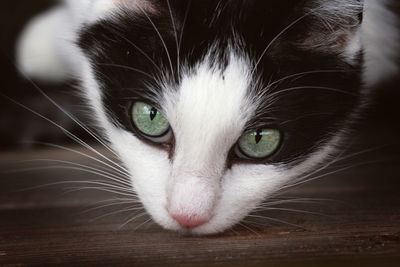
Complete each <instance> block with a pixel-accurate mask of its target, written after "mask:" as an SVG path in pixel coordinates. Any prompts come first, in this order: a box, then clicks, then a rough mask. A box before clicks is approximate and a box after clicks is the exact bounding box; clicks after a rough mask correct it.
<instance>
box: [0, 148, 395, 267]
mask: <svg viewBox="0 0 400 267" xmlns="http://www.w3.org/2000/svg"><path fill="white" fill-rule="evenodd" d="M44 157H46V158H52V159H59V160H65V161H77V160H78V157H77V156H76V155H74V154H71V153H65V152H59V151H58V152H57V151H54V150H44V151H41V152H35V153H33V154H19V153H16V154H15V153H11V154H7V155H3V156H0V159H2V161H1V162H3V167H2V168H1V169H2V170H6V169H7V170H9V169H10V168H15V165H12V164H9V163H7V164H4V160H5V158H7V159H8V161H15V159H21V158H44ZM79 163H81V164H89V163H90V161H87V160H85V161H84V160H82V159H79ZM42 164H43V163H42ZM394 169H395V168H394V167H393V164H392V163H391V162H389V163H384V164H379V168H377V166H376V165H371V166H361V167H358V168H354V169H351V170H349V171H347V172H345V173H341V174H340V175H339V176H338V175H336V176H335V177H334V179H326V180H321V181H316V182H313V183H311V184H308V185H305V186H302V187H300V188H297V189H296V190H294V191H291V192H288V193H287V194H286V196H287V197H289V196H300V197H307V198H328V199H333V201H320V202H318V203H317V204H311V203H299V204H295V205H286V206H284V207H285V208H288V209H299V210H307V211H311V212H316V213H322V214H324V215H314V214H303V213H300V212H299V213H297V212H288V211H276V212H268V213H261V214H258V215H259V216H268V217H273V218H277V219H279V220H282V221H285V222H288V223H290V224H286V223H276V222H273V221H269V220H268V219H265V220H254V219H247V220H249V222H248V223H246V224H245V226H237V227H235V228H234V229H232V230H230V231H227V232H226V233H224V234H221V235H216V236H211V237H187V236H180V235H179V234H176V233H172V232H168V231H165V230H163V229H161V228H160V227H158V226H157V225H155V224H152V223H145V222H146V221H147V220H148V219H149V218H148V217H147V216H144V217H141V218H139V219H137V220H134V221H133V222H131V223H130V224H128V225H126V226H124V227H123V228H121V225H122V224H123V223H124V222H126V221H127V220H128V219H129V218H130V217H132V216H133V214H132V213H129V212H122V213H117V214H113V215H110V216H107V217H104V218H100V219H98V220H93V219H94V218H96V217H99V216H102V215H104V214H106V213H110V212H115V211H116V210H117V208H118V209H123V208H126V207H127V206H126V205H125V206H124V205H121V206H112V207H108V208H104V209H98V210H92V211H89V212H83V211H85V210H87V209H88V208H90V207H93V204H94V203H96V202H98V201H102V200H106V199H110V198H113V197H115V195H113V194H109V193H104V192H97V191H90V190H89V191H85V190H84V191H78V192H74V193H69V194H63V192H64V190H65V189H66V188H68V187H70V185H65V184H57V185H53V186H47V187H43V188H36V189H32V190H26V191H20V190H21V189H24V188H27V187H32V186H35V185H36V186H37V185H41V184H45V183H49V182H56V181H60V180H62V179H66V178H67V179H71V180H76V181H79V180H82V179H83V178H84V179H85V180H89V181H94V180H98V179H99V178H98V177H96V176H93V175H92V176H91V175H88V174H81V173H79V172H69V171H66V170H54V171H49V170H42V171H37V172H28V173H22V174H21V173H16V174H13V173H7V174H3V175H2V176H3V177H2V178H1V181H2V183H1V189H0V195H1V197H0V218H1V219H0V263H1V264H11V265H25V264H66V265H69V264H84V265H86V264H96V265H98V264H104V265H109V264H122V265H123V264H135V265H140V266H142V265H162V264H164V263H168V264H170V265H175V264H180V265H188V266H192V265H197V264H199V265H206V264H207V265H215V266H225V265H230V266H231V265H239V266H240V265H243V264H249V265H254V266H258V265H260V266H261V265H263V264H266V263H270V264H274V265H275V266H290V265H291V264H295V265H296V266H301V265H304V266H308V265H307V264H311V263H313V264H316V263H320V264H324V265H325V266H329V264H342V265H346V264H349V265H350V264H354V263H358V264H359V263H363V264H366V265H368V264H370V266H373V265H374V264H377V263H379V262H385V264H389V265H390V264H392V265H393V266H395V265H396V263H399V262H400V258H399V256H400V195H399V194H398V185H399V181H400V180H399V179H398V172H395V171H394ZM97 205H100V204H97ZM94 206H96V205H94ZM247 220H246V221H247ZM144 223H145V224H144ZM293 224H296V225H299V227H296V226H293ZM249 229H250V230H249ZM366 265H365V266H366Z"/></svg>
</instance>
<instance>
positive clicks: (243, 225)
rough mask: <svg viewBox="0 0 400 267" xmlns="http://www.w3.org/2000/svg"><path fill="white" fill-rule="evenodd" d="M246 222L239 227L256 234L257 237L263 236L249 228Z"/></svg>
mask: <svg viewBox="0 0 400 267" xmlns="http://www.w3.org/2000/svg"><path fill="white" fill-rule="evenodd" d="M244 222H245V221H242V222H241V223H239V225H241V226H242V227H244V228H246V229H247V230H249V231H250V232H252V233H254V234H256V235H258V236H261V235H260V233H258V232H257V231H255V230H253V229H251V228H250V227H248V226H247V225H245V224H244Z"/></svg>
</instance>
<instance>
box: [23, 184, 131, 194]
mask: <svg viewBox="0 0 400 267" xmlns="http://www.w3.org/2000/svg"><path fill="white" fill-rule="evenodd" d="M64 184H89V185H101V186H105V187H104V188H106V189H107V188H111V189H115V190H120V191H122V192H128V193H130V194H129V195H130V196H136V194H135V193H134V192H133V191H132V188H127V187H121V186H119V185H116V184H111V183H105V182H104V181H60V182H54V183H47V184H42V185H38V186H34V187H30V188H25V189H22V190H21V191H22V192H23V191H30V190H36V189H41V188H45V187H50V186H55V185H64Z"/></svg>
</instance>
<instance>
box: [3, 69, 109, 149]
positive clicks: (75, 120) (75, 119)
mask: <svg viewBox="0 0 400 267" xmlns="http://www.w3.org/2000/svg"><path fill="white" fill-rule="evenodd" d="M15 67H16V68H17V69H18V70H19V73H21V74H22V75H23V77H24V78H25V79H26V80H27V81H28V82H29V83H30V84H32V85H33V87H34V88H35V89H36V90H37V91H38V92H39V93H40V94H41V95H42V96H44V97H45V98H46V99H47V100H48V101H49V102H50V103H52V104H53V105H54V106H55V107H56V108H57V109H58V110H60V111H61V112H62V113H64V114H65V115H67V117H68V118H70V119H71V120H72V121H73V122H75V123H76V124H77V125H78V126H79V127H81V128H82V129H83V130H84V131H85V132H87V133H88V134H89V135H90V136H91V137H93V138H94V139H95V140H96V141H97V142H99V143H100V144H101V145H102V146H104V147H105V148H106V149H107V150H109V151H110V152H111V153H113V154H114V155H116V153H115V151H114V150H113V149H111V148H110V147H109V146H108V145H107V144H106V142H104V140H103V139H102V138H101V137H100V136H99V135H98V134H96V133H95V132H94V131H93V130H91V129H90V128H89V127H88V126H86V125H85V124H84V123H83V122H81V121H80V120H79V119H78V118H76V117H75V116H73V115H72V114H71V113H69V112H68V111H67V110H66V109H65V108H63V107H62V106H61V105H59V104H58V103H57V102H56V101H54V100H53V99H52V98H51V97H50V96H49V95H47V94H46V93H45V92H44V91H43V90H42V89H41V88H40V87H39V86H38V85H37V84H36V83H35V82H34V81H33V80H32V79H31V78H30V77H29V76H27V75H26V74H25V73H24V72H23V71H21V70H20V69H19V67H18V66H17V65H15ZM3 96H4V95H3ZM6 98H8V99H9V100H11V101H12V102H14V103H15V104H17V105H19V106H21V107H23V108H25V109H28V110H29V111H31V112H33V110H31V109H29V108H28V107H27V106H25V105H22V104H21V103H18V102H17V101H14V100H12V99H11V98H9V97H7V96H6ZM33 113H34V114H35V115H41V114H39V113H37V112H33ZM40 117H41V118H43V119H45V117H44V116H40ZM47 121H49V122H50V120H47ZM52 124H53V123H52ZM54 125H56V123H54ZM56 126H57V125H56ZM60 129H61V130H62V129H64V128H63V127H61V128H60ZM67 132H68V131H67ZM78 139H79V138H78Z"/></svg>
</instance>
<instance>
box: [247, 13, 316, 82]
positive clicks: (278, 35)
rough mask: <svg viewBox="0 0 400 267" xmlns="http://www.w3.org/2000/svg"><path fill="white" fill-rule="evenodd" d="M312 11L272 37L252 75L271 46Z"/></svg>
mask: <svg viewBox="0 0 400 267" xmlns="http://www.w3.org/2000/svg"><path fill="white" fill-rule="evenodd" d="M310 14H311V13H306V14H305V15H303V16H301V17H300V18H298V19H296V20H295V21H293V22H292V23H290V24H289V25H288V26H286V28H284V29H283V30H282V31H281V32H280V33H279V34H277V35H276V36H275V38H274V39H272V41H271V42H270V43H269V44H268V45H267V47H266V48H265V49H264V51H263V52H262V53H261V56H260V57H259V59H258V60H257V61H256V63H255V65H254V68H253V71H252V72H251V75H250V77H253V75H254V72H255V71H256V69H257V67H258V65H259V64H260V62H261V60H262V59H263V58H264V56H265V54H266V53H267V51H268V50H269V49H270V48H271V46H272V45H273V44H274V43H275V42H276V41H277V40H278V39H279V38H280V37H281V36H282V35H283V34H284V33H286V32H287V31H288V30H289V29H291V28H292V27H293V26H294V25H296V24H297V23H298V22H300V21H301V20H303V19H304V18H306V17H307V16H309V15H310Z"/></svg>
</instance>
